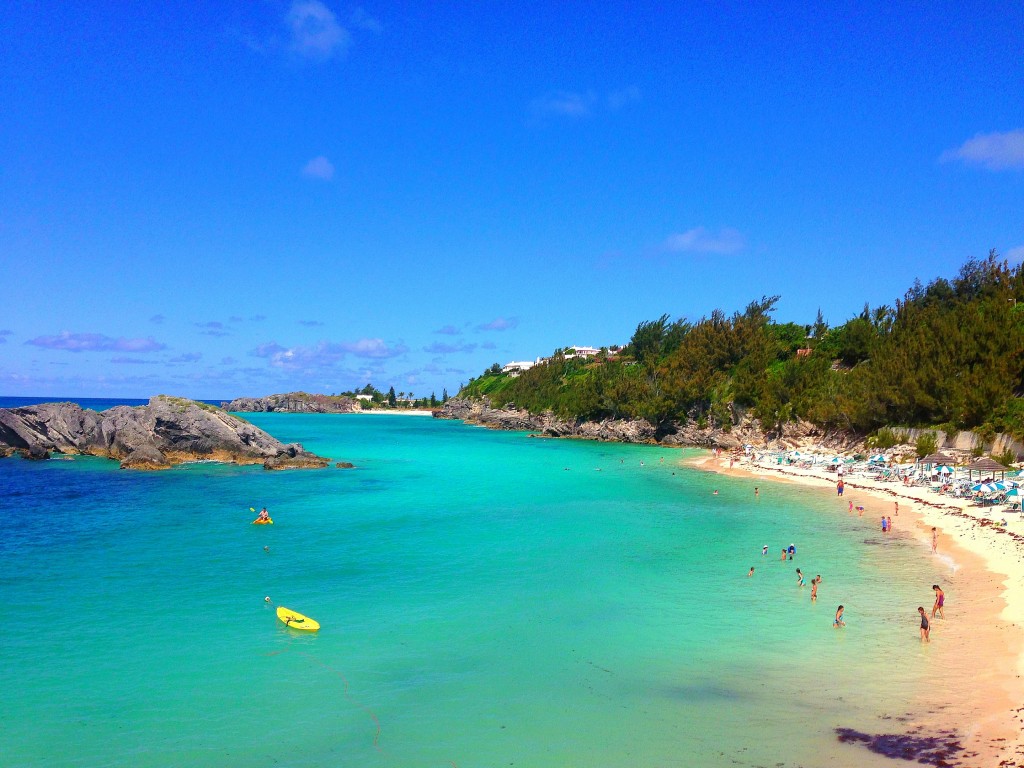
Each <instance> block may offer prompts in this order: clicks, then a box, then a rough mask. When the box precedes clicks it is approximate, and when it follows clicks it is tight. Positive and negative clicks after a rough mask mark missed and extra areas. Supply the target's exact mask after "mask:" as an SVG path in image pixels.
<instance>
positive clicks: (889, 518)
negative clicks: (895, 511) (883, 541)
mask: <svg viewBox="0 0 1024 768" xmlns="http://www.w3.org/2000/svg"><path fill="white" fill-rule="evenodd" d="M885 522H887V523H888V524H889V533H892V518H891V517H887V518H885Z"/></svg>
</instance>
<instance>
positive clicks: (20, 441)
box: [0, 395, 330, 470]
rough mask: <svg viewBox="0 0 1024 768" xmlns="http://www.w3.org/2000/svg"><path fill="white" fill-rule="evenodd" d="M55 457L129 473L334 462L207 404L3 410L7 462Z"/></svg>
mask: <svg viewBox="0 0 1024 768" xmlns="http://www.w3.org/2000/svg"><path fill="white" fill-rule="evenodd" d="M15 453H17V454H20V455H21V456H24V457H25V458H29V459H47V458H50V455H51V454H52V453H60V454H82V455H88V456H102V457H104V458H108V459H114V460H116V461H120V462H121V467H122V468H127V469H150V470H154V469H168V468H170V467H172V466H174V465H176V464H182V463H184V462H190V461H218V462H225V463H231V464H262V465H263V467H264V469H292V468H301V469H305V468H321V467H326V466H327V465H328V463H329V461H330V459H327V458H324V457H322V456H317V455H316V454H313V453H310V452H309V451H306V450H305V449H304V448H303V447H302V445H300V444H299V443H291V444H290V445H285V444H284V443H282V442H281V441H280V440H277V439H276V438H274V437H272V436H271V435H269V434H267V433H266V432H264V431H263V430H262V429H259V428H258V427H256V426H254V425H253V424H250V423H249V422H247V421H245V420H244V419H240V418H238V417H237V416H232V415H231V414H229V413H227V412H226V411H224V410H222V409H220V408H216V407H214V406H212V405H207V404H205V403H198V402H196V401H194V400H186V399H184V398H178V397H169V396H167V395H158V396H157V397H154V398H152V399H151V400H150V401H149V403H148V404H147V405H140V406H135V407H131V406H118V407H116V408H111V409H109V410H106V411H92V410H87V409H83V408H82V407H81V406H79V405H77V404H75V403H43V404H41V405H31V406H25V407H22V408H0V457H5V456H10V455H12V454H15Z"/></svg>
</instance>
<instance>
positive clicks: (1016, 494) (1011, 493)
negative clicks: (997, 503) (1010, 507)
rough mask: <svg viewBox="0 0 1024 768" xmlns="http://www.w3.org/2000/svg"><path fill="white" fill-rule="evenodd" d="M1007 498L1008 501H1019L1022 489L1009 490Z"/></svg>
mask: <svg viewBox="0 0 1024 768" xmlns="http://www.w3.org/2000/svg"><path fill="white" fill-rule="evenodd" d="M1006 498H1008V499H1019V498H1020V488H1011V489H1010V490H1008V491H1007V492H1006Z"/></svg>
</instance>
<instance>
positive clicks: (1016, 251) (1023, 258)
mask: <svg viewBox="0 0 1024 768" xmlns="http://www.w3.org/2000/svg"><path fill="white" fill-rule="evenodd" d="M1003 258H1004V259H1006V260H1007V261H1008V262H1009V263H1010V264H1020V263H1022V262H1024V245H1018V246H1017V247H1016V248H1011V249H1010V250H1008V251H1007V252H1006V255H1004V256H1003Z"/></svg>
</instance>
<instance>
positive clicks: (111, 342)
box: [25, 331, 167, 352]
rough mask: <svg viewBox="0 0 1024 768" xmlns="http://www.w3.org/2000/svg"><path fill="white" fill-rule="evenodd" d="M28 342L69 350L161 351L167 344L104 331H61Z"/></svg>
mask: <svg viewBox="0 0 1024 768" xmlns="http://www.w3.org/2000/svg"><path fill="white" fill-rule="evenodd" d="M25 343H26V344H32V345H33V346H36V347H43V348H45V349H62V350H65V351H67V352H107V351H115V352H159V351H160V350H161V349H166V348H167V345H166V344H161V343H160V342H158V341H156V340H154V339H153V337H152V336H147V337H146V338H144V339H126V338H124V337H121V338H117V339H114V338H111V337H110V336H104V335H103V334H102V333H70V332H69V331H61V332H60V333H59V334H58V335H56V336H37V337H36V338H34V339H29V340H28V341H26V342H25Z"/></svg>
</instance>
